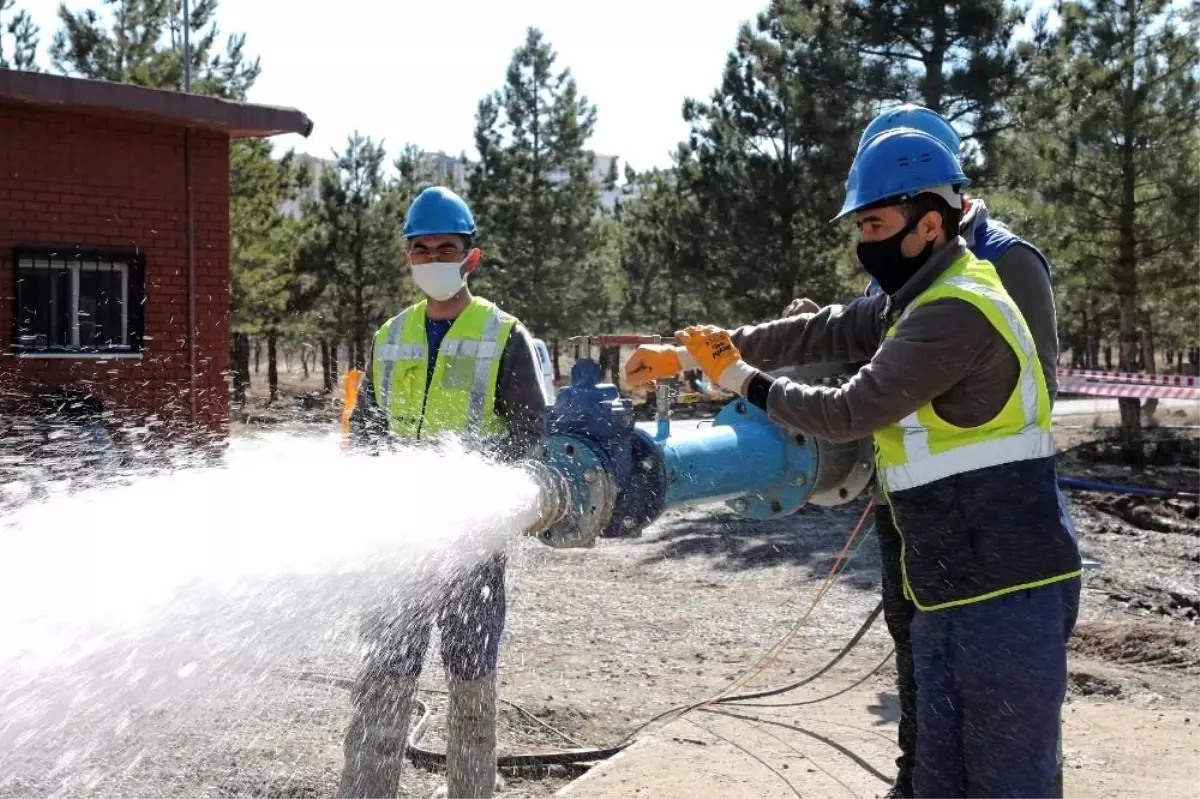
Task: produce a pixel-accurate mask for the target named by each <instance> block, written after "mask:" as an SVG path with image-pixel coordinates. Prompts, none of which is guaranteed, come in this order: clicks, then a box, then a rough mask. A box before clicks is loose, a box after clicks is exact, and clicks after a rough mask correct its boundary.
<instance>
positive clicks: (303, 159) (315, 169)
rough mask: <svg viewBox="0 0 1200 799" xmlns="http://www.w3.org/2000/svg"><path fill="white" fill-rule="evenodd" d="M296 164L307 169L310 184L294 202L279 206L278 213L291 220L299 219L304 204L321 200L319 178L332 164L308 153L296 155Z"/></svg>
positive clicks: (330, 160)
mask: <svg viewBox="0 0 1200 799" xmlns="http://www.w3.org/2000/svg"><path fill="white" fill-rule="evenodd" d="M296 163H297V164H302V165H304V166H307V167H308V171H309V175H310V176H311V178H312V182H311V183H309V185H308V188H306V189H305V190H304V191H302V192H301V193H300V196H298V197H297V198H296V199H295V200H288V201H287V202H285V203H284V204H283V205H282V206H280V209H279V210H280V212H281V213H285V214H288V215H289V216H291V217H292V218H293V219H299V218H300V214H301V213H302V212H303V210H304V205H305V203H307V202H316V201H317V200H319V199H321V176H322V175H324V174H325V172H326V170H328V169H330V168H332V167H333V163H334V162H333V160H332V159H327V158H317V157H316V156H315V155H309V154H308V153H296Z"/></svg>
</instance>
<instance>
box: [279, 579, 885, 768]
mask: <svg viewBox="0 0 1200 799" xmlns="http://www.w3.org/2000/svg"><path fill="white" fill-rule="evenodd" d="M882 612H883V603H882V602H880V603H879V604H878V605H876V606H875V609H874V610H872V611H871V613H870V615H868V616H867V618H866V620H865V621H864V622H863V623H862V624H861V625H860V626H859V628H858V630H857V632H855V633H854V635H853V637H851V639H850V640H849V641H848V642H847V643H846V645H845V646H843V647H842V648H841V650H840V651H839V652H838V653H837V654H836V655H834V656H833V658H832V659H831V660H830V661H829V662H828V663H826V664H825V665H824V666H822V667H821V668H820V669H818V670H817V671H815V672H813V673H812V674H810V675H808V676H807V677H805V678H803V679H801V680H797V681H795V682H791V683H788V684H787V685H781V686H778V687H775V688H767V689H765V690H762V691H751V692H747V693H741V694H730V695H729V696H723V697H721V698H719V699H716V700H714V701H712V702H700V703H697V704H693V705H678V706H676V707H673V708H669V709H667V710H665V711H663V712H662V713H659V714H658V715H657V716H655V717H654V718H652V719H650V720H649V721H647V722H646V723H644V724H642V725H640V726H638V727H637V728H635V729H634V730H633V731H632V732H630V733H629V734H628V735H626V736H625V737H624V738H622V739H621V741H620V742H619V743H617V744H616V745H615V746H606V747H580V748H577V749H561V750H556V751H553V752H526V753H521V754H500V755H497V757H496V764H497V766H498V767H500V768H510V769H521V768H542V767H545V766H569V765H577V764H578V765H583V764H588V763H595V762H597V761H600V760H606V759H608V758H610V757H612V756H613V755H615V754H617V753H618V752H620V751H622V750H623V749H625V748H626V747H628V746H629V745H630V744H632V743H633V741H634V739H635V738H636V737H637V735H638V734H639V733H640V732H642V731H643V730H645V729H646V728H647V727H649V726H650V725H651V724H653V723H654V722H656V721H659V720H660V719H663V718H666V717H667V716H670V715H672V714H674V716H676V717H678V716H680V715H683V714H684V713H687V712H688V711H690V710H694V709H696V708H698V707H701V706H702V705H705V704H712V705H724V704H729V705H737V704H738V703H741V702H747V701H749V700H753V699H764V698H766V697H769V696H779V695H780V694H786V693H789V692H791V691H794V690H796V689H797V688H800V687H802V686H805V685H808V684H809V683H811V682H814V681H815V680H817V679H819V678H820V677H821V676H822V675H824V674H825V673H826V672H828V671H829V670H830V669H832V668H833V667H834V666H836V665H837V664H838V663H840V662H841V661H842V660H843V659H845V657H846V655H848V654H850V652H851V651H853V649H854V647H856V646H858V643H859V641H861V640H862V638H863V636H864V635H866V634H867V631H868V630H870V629H871V625H873V624H874V623H875V620H876V619H878V618H879V614H880V613H882ZM890 657H891V653H889V654H888V656H887V657H885V658H884V660H883V662H881V663H880V664H879V665H878V666H876V667H875V668H874V669H872V670H871V671H870V672H868V673H867V674H866V675H865V676H863V677H862V678H860V679H859V681H858V682H856V683H854V684H853V685H851V686H848V687H847V688H844V689H842V690H840V691H838V692H836V693H833V694H829V695H827V696H823V697H819V698H817V699H812V700H808V701H806V702H798V703H795V704H799V705H807V704H817V703H818V702H824V701H825V700H827V699H832V698H833V697H835V696H840V695H841V694H843V693H845V692H846V691H849V690H850V689H852V688H855V687H857V686H858V685H860V684H862V683H863V682H865V681H866V680H867V678H869V677H870V676H871V675H872V674H874V673H875V672H877V671H878V670H879V669H880V668H881V667H882V666H883V664H884V663H886V662H887V660H888V658H890ZM297 678H298V679H302V680H307V681H309V682H322V683H326V684H328V685H335V686H337V687H339V688H344V689H346V690H350V689H351V688H353V687H354V681H353V680H350V679H347V678H345V677H336V676H333V675H328V674H318V673H316V672H301V673H300V674H299V675H297ZM421 690H423V691H426V692H428V693H436V694H444V693H446V692H445V691H439V690H435V689H429V688H423V689H421ZM415 701H416V703H417V705H419V706H420V708H421V716H420V718H419V719H418V720H417V723H416V724H415V725H413V727H412V730H411V731H410V732H409V734H408V745H407V747H406V748H407V752H408V757H409V759H410V760H411V761H412V762H413V763H414V764H416V765H419V766H424V767H427V768H428V767H437V768H445V765H446V754H445V753H444V752H437V751H434V750H432V749H426V748H424V747H422V746H421V738H422V737H424V735H425V732H426V730H427V729H428V728H429V722H430V721H431V720H432V718H433V712H432V710H431V709H430V707H429V705H427V704H426V703H425V702H423V701H421V699H420V698H417V699H416V700H415ZM499 702H500V703H501V704H504V705H507V706H509V707H511V708H514V709H515V710H517V711H518V712H520V713H522V714H523V715H525V716H527V717H529V718H532V719H533V720H534V721H535V722H537V723H538V724H539V725H541V726H542V727H545V728H546V729H548V730H550V731H552V732H554V733H555V734H557V735H559V736H560V737H562V738H564V739H566V740H568V741H571V742H572V743H578V741H575V740H574V739H573V738H571V737H570V736H568V735H567V734H566V733H563V732H561V731H560V730H557V729H555V728H554V727H552V726H550V725H549V724H547V723H546V722H544V721H542V720H541V719H539V718H538V717H537V716H535V715H534V714H533V713H531V712H530V711H528V710H526V709H525V708H523V707H521V706H520V705H518V704H516V703H515V702H510V701H508V700H505V699H500V700H499ZM765 706H766V707H770V705H765ZM780 706H781V707H787V706H788V705H780Z"/></svg>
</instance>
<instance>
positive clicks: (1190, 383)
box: [1055, 369, 1200, 400]
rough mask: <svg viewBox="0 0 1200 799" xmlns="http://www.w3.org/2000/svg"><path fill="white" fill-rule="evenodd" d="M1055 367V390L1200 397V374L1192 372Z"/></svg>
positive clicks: (1153, 396)
mask: <svg viewBox="0 0 1200 799" xmlns="http://www.w3.org/2000/svg"><path fill="white" fill-rule="evenodd" d="M1055 371H1056V372H1057V373H1058V390H1059V391H1060V392H1063V393H1066V394H1087V395H1089V396H1093V397H1137V398H1145V399H1149V398H1154V399H1186V400H1200V378H1196V377H1192V376H1191V375H1151V374H1140V373H1137V372H1102V371H1100V370H1099V369H1057V370H1055Z"/></svg>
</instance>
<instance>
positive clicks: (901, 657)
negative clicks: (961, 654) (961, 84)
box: [784, 104, 1065, 797]
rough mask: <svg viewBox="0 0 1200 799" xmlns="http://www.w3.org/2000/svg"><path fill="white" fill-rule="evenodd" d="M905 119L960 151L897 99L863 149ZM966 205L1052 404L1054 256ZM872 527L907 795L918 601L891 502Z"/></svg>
mask: <svg viewBox="0 0 1200 799" xmlns="http://www.w3.org/2000/svg"><path fill="white" fill-rule="evenodd" d="M902 127H907V128H913V129H916V130H921V131H923V132H925V133H928V134H929V135H930V136H933V137H934V138H936V139H937V140H938V141H940V142H941V143H942V144H944V145H945V146H946V148H947V149H948V150H949V151H950V152H952V153H954V154H955V155H956V156H957V155H959V153H960V150H961V141H960V139H959V136H958V133H956V132H955V130H954V128H953V127H952V126H951V125H950V123H949V122H948V121H946V119H945V118H944V117H942V116H941V115H940V114H938V113H937V112H935V111H932V110H930V109H928V108H924V107H922V106H919V105H913V104H905V105H901V106H897V107H895V108H892V109H889V110H887V111H884V112H883V113H881V114H879V115H878V116H876V117H875V119H873V120H872V121H871V123H870V124H869V125H867V127H866V129H865V130H864V131H863V133H862V137H861V138H860V140H859V149H860V150H861V149H862V147H863V145H865V144H866V143H867V142H868V141H870V140H871V139H872V138H874V137H875V136H877V135H879V134H880V133H884V132H887V131H889V130H895V129H896V128H902ZM963 209H964V210H963V213H962V219H961V222H960V223H959V235H960V236H961V237H962V239H963V241H964V242H965V243H966V245H967V247H968V248H969V249H970V250H971V251H972V252H973V253H974V254H975V255H976V257H978V258H981V259H983V260H985V261H990V262H991V263H992V264H993V265H994V266H995V267H996V272H997V274H998V275H999V276H1000V282H1001V283H1003V284H1004V288H1005V290H1006V291H1007V292H1008V293H1009V296H1011V297H1012V299H1013V301H1014V302H1015V303H1016V304H1017V308H1019V309H1020V311H1021V314H1022V316H1024V318H1025V321H1026V323H1027V324H1028V325H1029V330H1030V332H1031V333H1032V334H1033V340H1034V344H1035V345H1036V347H1037V352H1038V359H1039V361H1040V363H1041V367H1042V373H1043V375H1044V376H1045V378H1046V385H1047V388H1048V389H1049V392H1050V402H1051V405H1052V406H1053V403H1054V398H1055V393H1056V389H1057V375H1056V372H1055V369H1056V366H1057V364H1058V321H1057V318H1056V314H1055V308H1054V292H1053V289H1052V287H1051V280H1050V263H1049V260H1048V259H1047V258H1046V256H1045V255H1043V254H1042V252H1041V251H1040V250H1038V248H1037V247H1035V246H1034V245H1033V244H1031V243H1029V242H1028V241H1026V240H1025V239H1022V238H1020V237H1018V236H1016V235H1015V234H1013V233H1012V231H1010V230H1009V229H1008V228H1007V227H1005V226H1004V225H1002V224H1000V223H999V222H997V221H995V220H994V219H991V218H990V217H989V213H988V208H987V206H986V205H985V204H984V202H983V200H981V199H979V198H976V197H968V196H967V195H966V194H965V193H964V194H963ZM880 291H881V289H880V287H879V282H878V281H877V280H876V279H875V278H873V277H872V278H871V279H870V281H869V283H868V284H867V288H866V293H867V294H873V293H878V292H880ZM814 305H815V303H813V302H812V301H811V300H808V299H797V300H795V301H793V302H792V304H791V305H789V306H788V308H787V309H785V311H784V315H785V316H790V315H794V314H798V313H808V312H811V310H812V306H814ZM1064 502H1065V500H1064ZM875 531H876V538H877V539H878V541H879V548H880V565H881V570H882V585H883V615H884V619H885V621H886V622H887V627H888V631H889V633H890V634H891V636H892V639H893V641H894V642H895V645H896V683H897V693H898V695H899V698H900V723H899V728H898V734H897V738H898V743H899V745H900V756H899V757H898V758H897V759H896V765H897V769H898V774H897V777H896V781H895V784H894V785H893V787H892V789H891V791H890V792H889V793H888V796H889V797H892V796H895V797H910V796H912V775H913V768H914V766H915V763H916V752H917V724H916V712H917V688H916V680H915V678H914V676H913V659H912V649H911V647H910V645H909V641H910V637H909V625H910V623H911V621H912V617H913V614H914V612H915V607H914V606H913V604H912V602H911V601H910V600H909V599H908V597H907V596H906V595H905V592H904V586H903V580H902V572H901V563H900V555H901V543H902V542H901V539H900V536H899V534H898V533H897V532H896V529H895V527H894V525H893V523H892V518H891V513H890V512H889V510H888V508H887V506H886V504H883V503H881V504H880V505H879V507H878V508H877V509H876V511H875ZM1061 778H1062V770H1061V762H1060V764H1059V775H1058V780H1059V784H1058V787H1057V789H1056V793H1055V794H1054V796H1056V797H1061V796H1062V786H1061Z"/></svg>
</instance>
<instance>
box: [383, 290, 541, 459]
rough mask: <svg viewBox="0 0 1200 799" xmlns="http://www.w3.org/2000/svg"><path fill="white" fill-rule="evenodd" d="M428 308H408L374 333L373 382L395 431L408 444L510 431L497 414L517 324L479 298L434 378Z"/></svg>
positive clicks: (451, 336) (450, 334)
mask: <svg viewBox="0 0 1200 799" xmlns="http://www.w3.org/2000/svg"><path fill="white" fill-rule="evenodd" d="M427 304H428V303H427V302H426V301H425V300H422V301H421V302H419V303H417V304H416V305H413V306H412V307H410V308H406V309H405V310H404V311H403V312H401V313H400V314H398V315H397V316H395V317H393V318H391V319H389V320H388V321H387V322H385V323H384V324H383V326H382V327H380V328H379V330H378V332H376V334H375V346H374V349H373V351H374V357H373V358H372V363H371V369H372V372H371V383H372V385H373V386H374V389H375V402H376V404H377V405H378V407H380V408H383V409H386V411H387V416H388V428H389V429H390V430H391V432H392V433H394V434H395V435H397V436H401V437H403V438H413V439H418V438H427V437H436V436H440V435H462V436H468V437H471V438H489V437H493V436H498V435H501V434H502V433H503V432H504V420H503V419H501V418H500V417H499V416H498V415H497V414H496V412H495V404H496V385H497V382H498V380H499V375H500V356H501V354H502V353H503V352H504V347H505V345H506V344H507V343H508V337H509V335H510V334H511V333H512V330H513V327H514V326H515V325H516V324H517V319H516V318H515V317H513V316H511V315H509V314H506V313H504V312H503V311H501V310H500V309H499V308H497V307H496V306H495V305H494V304H492V303H490V302H488V301H487V300H484V299H481V298H479V297H472V298H471V303H470V305H468V306H467V307H466V308H465V309H464V310H463V312H462V313H461V314H459V315H458V318H457V319H455V320H454V323H453V324H452V325H451V327H450V330H449V331H447V333H446V337H445V338H444V339H442V343H441V346H440V347H439V348H438V352H437V361H436V363H435V365H434V368H433V376H432V378H429V379H428V386H426V380H427V376H428V374H429V345H428V341H427V336H426V332H425V309H426V306H427Z"/></svg>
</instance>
